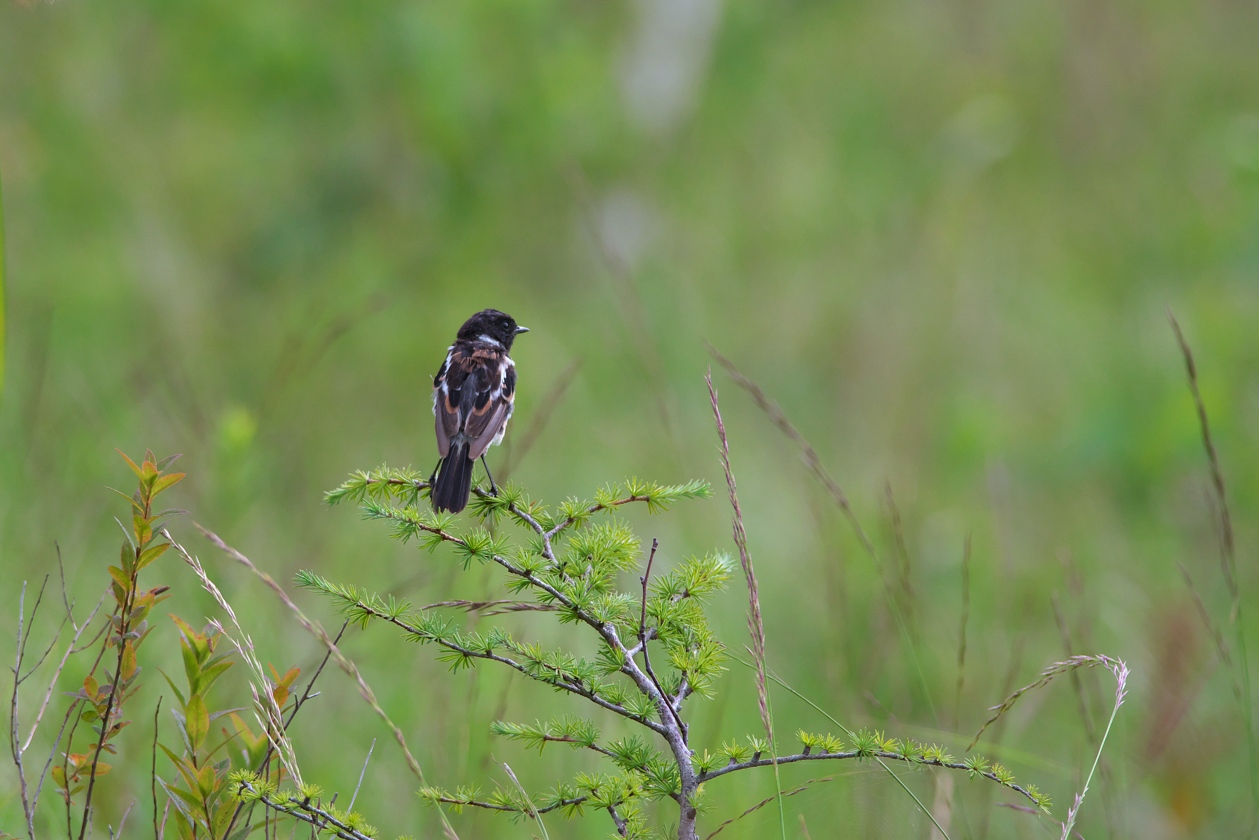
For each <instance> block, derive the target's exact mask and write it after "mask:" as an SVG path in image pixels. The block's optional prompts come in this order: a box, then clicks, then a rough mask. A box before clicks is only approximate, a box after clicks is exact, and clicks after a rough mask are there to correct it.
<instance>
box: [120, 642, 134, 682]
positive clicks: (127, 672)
mask: <svg viewBox="0 0 1259 840" xmlns="http://www.w3.org/2000/svg"><path fill="white" fill-rule="evenodd" d="M137 670H138V666H137V665H136V649H135V647H134V646H133V645H132V644H131V642H130V641H127V642H126V644H124V645H123V647H122V663H121V668H120V669H119V673H120V674H121V676H122V678H123V679H124V680H129V679H131V678H132V677H134V676H135V674H136V671H137Z"/></svg>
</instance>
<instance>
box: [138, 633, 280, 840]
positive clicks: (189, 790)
mask: <svg viewBox="0 0 1259 840" xmlns="http://www.w3.org/2000/svg"><path fill="white" fill-rule="evenodd" d="M171 620H172V621H173V622H174V624H175V626H176V627H177V628H178V629H179V637H180V639H179V647H180V653H181V658H182V660H183V665H184V679H185V683H186V684H185V687H184V688H183V689H181V688H179V686H177V685H175V683H174V681H173V680H171V679H170V677H168V676H166V675H165V674H163V676H164V677H166V682H167V684H168V685H169V686H170V689H171V692H172V693H173V694H174V696H175V702H176V706H175V708H173V709H171V714H172V715H173V716H174V718H175V722H176V724H177V726H178V731H179V735H180V739H181V742H182V747H183V749H182V751H180V752H176V751H175V750H173V749H171V748H170V747H168V746H167V745H166V744H161V743H159V744H158V747H159V748H160V749H161V751H162V752H163V754H165V756H166V757H167V758H168V759H169V760H170V763H171V764H172V765H173V766H174V768H175V771H176V775H175V776H174V777H173V778H171V779H165V778H158V779H157V784H158V785H160V786H161V788H162V790H163V791H164V792H165V793H166V795H167V798H168V800H169V802H170V804H171V806H172V814H173V815H174V825H175V828H176V830H177V831H178V833H179V837H180V838H181V839H182V840H194V838H207V837H208V838H225V837H228V836H229V835H230V836H233V837H234V836H235V835H232V834H230V832H231V828H232V826H233V825H234V824H235V822H237V814H238V807H237V805H238V801H241V800H242V798H243V800H244V801H247V802H253V801H255V800H256V799H257V798H259V796H260V795H270V794H271V793H273V792H274V791H275V790H276V789H277V788H278V786H279V784H280V783H281V782H282V781H283V780H284V778H285V770H284V768H283V767H282V766H281V765H280V764H279V762H275V763H274V766H272V764H271V763H270V762H269V761H268V758H269V757H270V750H269V747H270V741H269V739H268V738H267V735H266V733H265V732H259V733H256V734H255V733H254V731H253V730H252V729H251V728H250V727H249V725H248V724H247V723H245V721H244V720H243V719H242V718H241V717H240V715H239V714H238V713H237V712H238V711H239V710H238V709H213V707H212V706H211V705H210V702H209V700H208V695H209V691H210V689H211V687H213V686H214V684H215V683H216V682H217V681H218V680H219V678H220V677H222V676H223V674H224V673H225V672H226V671H227V670H228V669H229V668H231V667H232V665H234V664H235V660H234V659H233V653H232V652H230V651H229V652H228V653H222V654H216V649H217V648H218V646H219V644H220V642H221V641H222V638H223V636H222V634H221V633H220V632H219V631H218V629H217V628H215V627H209V628H207V629H206V631H205V632H198V631H196V630H194V629H193V628H192V627H191V626H189V625H188V623H187V622H185V621H183V620H182V619H180V618H178V617H177V616H173V615H172V616H171ZM271 673H272V676H273V677H274V680H273V681H272V682H271V684H270V686H268V689H269V690H270V691H271V695H272V697H273V698H274V699H275V702H276V705H277V706H278V707H280V708H283V707H284V706H285V704H286V703H287V701H288V700H289V698H290V696H291V694H292V687H293V682H294V681H295V680H296V679H297V677H298V674H299V673H300V671H299V669H298V668H290V669H289V670H288V671H287V672H286V673H285V674H283V675H280V674H279V673H277V672H276V670H275V669H274V668H272V669H271ZM222 718H226V719H227V721H228V722H230V723H231V726H232V730H231V732H230V734H229V733H228V731H227V730H226V729H225V728H223V727H218V728H220V729H223V732H224V736H223V738H222V739H221V740H219V741H218V743H217V744H215V745H213V746H211V745H210V743H209V736H210V733H211V731H212V729H213V728H214V727H213V726H212V725H213V724H214V723H215V722H216V721H218V720H220V719H222ZM220 753H221V755H220ZM233 766H235V769H233ZM243 781H248V782H249V783H250V786H251V787H249V788H246V787H242V782H243ZM242 790H246V794H242V793H241V791H242Z"/></svg>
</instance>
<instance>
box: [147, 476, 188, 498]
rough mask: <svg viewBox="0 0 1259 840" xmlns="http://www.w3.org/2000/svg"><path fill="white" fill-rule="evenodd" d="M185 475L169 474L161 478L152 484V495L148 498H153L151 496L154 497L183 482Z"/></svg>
mask: <svg viewBox="0 0 1259 840" xmlns="http://www.w3.org/2000/svg"><path fill="white" fill-rule="evenodd" d="M185 475H187V473H171V474H170V475H164V476H162V477H161V478H159V479H158V480H157V481H155V482H153V493H152V495H151V496H150V497H149V498H153V496H156V495H157V494H158V493H161V492H162V491H163V490H166V489H168V488H171V487H174V486H175V485H176V484H178V483H179V482H181V481H183V480H184V476H185Z"/></svg>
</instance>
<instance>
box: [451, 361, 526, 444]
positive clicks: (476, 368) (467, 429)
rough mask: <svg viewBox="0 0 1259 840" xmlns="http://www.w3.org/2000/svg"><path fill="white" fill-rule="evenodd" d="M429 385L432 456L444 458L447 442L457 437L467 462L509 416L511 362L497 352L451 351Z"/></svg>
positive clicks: (512, 378) (512, 379) (512, 384)
mask: <svg viewBox="0 0 1259 840" xmlns="http://www.w3.org/2000/svg"><path fill="white" fill-rule="evenodd" d="M509 372H510V373H511V374H512V375H511V376H510V377H509V376H508V375H507V374H508V373H509ZM509 380H510V381H509ZM433 387H434V391H433V413H434V414H435V415H436V427H437V449H438V454H440V455H441V456H442V457H443V458H444V457H446V455H447V454H449V451H450V441H451V439H452V438H454V437H455V436H456V435H459V434H463V435H464V436H465V437H466V438H467V439H468V444H469V446H468V458H469V459H471V460H475V459H477V458H479V457H481V455H482V454H484V452H485V450H486V449H488V448H489V445H490V443H491V442H493V440H494V436H495V435H496V434H498V431H499V429H501V428H502V426H503V424H504V423H505V422H506V421H507V418H508V417H509V416H510V415H511V407H512V400H513V399H514V397H515V371H514V369H513V368H512V365H511V360H510V359H509V358H508V357H507V356H506V355H505V354H503V353H502V351H501V350H494V349H485V348H471V349H465V348H460V347H455V348H454V349H452V351H451V353H450V354H449V355H448V356H447V357H446V361H445V363H443V365H442V370H440V371H438V377H437V379H435V380H434V382H433Z"/></svg>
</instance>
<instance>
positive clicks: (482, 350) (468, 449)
mask: <svg viewBox="0 0 1259 840" xmlns="http://www.w3.org/2000/svg"><path fill="white" fill-rule="evenodd" d="M523 332H529V330H528V328H527V327H518V326H516V321H515V319H513V318H512V317H511V316H510V315H508V314H507V313H505V312H499V311H498V310H497V309H484V310H482V311H480V312H478V313H477V314H475V315H473V316H472V317H471V318H469V319H468V320H467V321H465V322H464V324H463V326H462V327H460V328H459V333H458V335H456V336H455V343H454V344H452V345H450V350H449V352H447V353H446V361H444V362H442V366H441V369H440V370H438V371H437V376H436V377H434V379H433V415H434V417H435V418H436V426H437V452H438V454H439V455H441V461H440V462H439V463H438V465H437V469H436V470H434V473H435V475H436V478H435V479H434V480H433V482H432V485H433V486H432V491H431V493H430V498H431V499H432V502H433V510H439V511H440V510H448V511H450V512H451V513H458V512H459V511H461V510H463V509H464V508H465V507H467V505H468V494H469V493H470V492H471V491H472V467H473V464H474V463H475V461H476V459H477V458H480V459H481V464H482V465H483V466H484V465H485V450H487V449H489V448H490V446H492V445H493V444H496V443H499V442H501V441H502V439H503V433H504V432H506V431H507V421H508V419H510V418H511V412H512V403H513V401H514V400H515V398H516V363H515V362H513V361H512V359H511V356H510V355H508V354H509V353H510V352H511V344H512V342H513V341H514V340H515V338H516V336H517V335H519V334H520V333H523ZM485 474H486V475H487V476H489V479H490V488H491V490H492V491H493V492H497V488H495V487H494V477H493V476H490V468H489V467H488V466H486V467H485Z"/></svg>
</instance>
